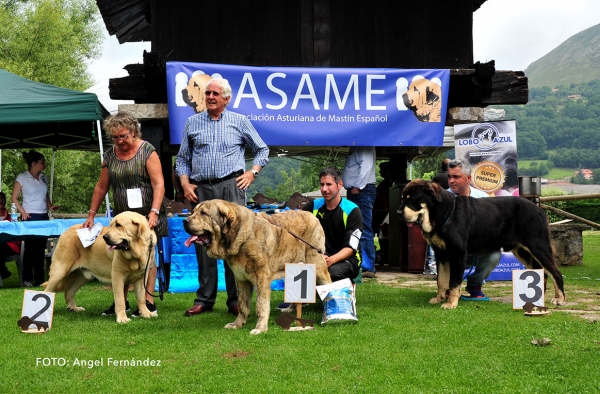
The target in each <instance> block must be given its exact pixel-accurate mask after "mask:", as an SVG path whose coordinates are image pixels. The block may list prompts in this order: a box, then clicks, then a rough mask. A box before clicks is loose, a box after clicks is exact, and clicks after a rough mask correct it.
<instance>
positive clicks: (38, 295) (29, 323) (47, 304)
mask: <svg viewBox="0 0 600 394" xmlns="http://www.w3.org/2000/svg"><path fill="white" fill-rule="evenodd" d="M54 296H55V294H54V293H47V292H45V291H33V290H25V295H24V296H23V312H22V313H21V320H19V325H20V326H21V329H22V330H23V331H24V332H26V331H29V332H40V331H41V330H42V329H46V330H48V329H50V328H51V327H52V316H53V314H54Z"/></svg>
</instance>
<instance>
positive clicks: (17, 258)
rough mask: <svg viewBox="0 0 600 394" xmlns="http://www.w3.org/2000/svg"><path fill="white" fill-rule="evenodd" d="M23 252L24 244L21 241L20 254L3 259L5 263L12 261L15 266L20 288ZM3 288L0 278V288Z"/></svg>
mask: <svg viewBox="0 0 600 394" xmlns="http://www.w3.org/2000/svg"><path fill="white" fill-rule="evenodd" d="M24 252H25V242H23V241H21V253H20V254H15V255H12V256H6V258H5V259H4V262H5V263H8V262H10V261H14V262H15V264H16V265H17V272H18V273H19V282H20V284H21V286H23V253H24ZM2 286H4V285H3V283H2V278H0V287H2Z"/></svg>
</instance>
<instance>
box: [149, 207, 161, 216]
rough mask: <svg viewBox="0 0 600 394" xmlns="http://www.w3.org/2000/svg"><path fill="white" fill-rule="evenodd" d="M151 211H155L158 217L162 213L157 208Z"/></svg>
mask: <svg viewBox="0 0 600 394" xmlns="http://www.w3.org/2000/svg"><path fill="white" fill-rule="evenodd" d="M150 210H151V211H154V212H155V213H156V214H157V215H160V211H159V210H158V209H156V208H152V209H150Z"/></svg>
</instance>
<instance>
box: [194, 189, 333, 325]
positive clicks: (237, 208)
mask: <svg viewBox="0 0 600 394" xmlns="http://www.w3.org/2000/svg"><path fill="white" fill-rule="evenodd" d="M183 227H184V228H185V231H187V232H188V233H189V234H190V235H191V237H190V238H189V239H188V240H187V241H186V245H188V246H189V245H191V244H192V243H196V244H199V245H202V246H204V247H205V248H206V252H207V254H208V255H209V256H210V257H212V258H215V259H224V260H225V261H226V262H227V264H229V266H230V267H231V270H232V271H233V274H234V275H235V283H236V285H237V290H238V307H239V314H238V316H237V318H236V319H235V321H234V322H233V323H229V324H227V325H226V326H225V328H232V329H236V328H240V327H242V326H244V325H245V324H246V319H247V318H248V315H249V314H250V301H251V300H252V287H253V286H254V288H255V289H256V315H257V317H258V319H257V322H256V327H255V328H254V329H253V330H252V331H250V334H260V333H261V332H266V331H267V330H268V322H269V313H270V301H271V281H273V280H274V279H279V278H283V276H284V274H285V264H286V263H300V262H304V263H306V264H314V265H315V266H316V271H317V283H318V284H327V283H331V277H330V276H329V271H328V270H327V264H326V263H325V259H324V258H323V255H322V253H323V252H324V251H325V234H324V232H323V228H322V227H321V224H320V223H319V221H318V220H317V218H315V217H314V216H313V215H312V214H310V213H309V212H305V211H295V210H293V211H292V210H290V211H285V212H283V213H278V214H274V215H271V216H268V215H266V214H256V213H254V212H252V211H251V210H249V209H248V208H246V207H243V206H241V205H238V204H234V203H230V202H227V201H223V200H216V199H215V200H208V201H204V202H202V203H200V204H198V205H197V206H196V208H194V212H193V214H192V215H191V216H189V217H188V218H187V219H185V220H184V222H183ZM291 233H293V234H295V235H296V236H297V237H296V236H294V235H292V234H291ZM298 238H302V239H303V240H304V241H306V242H303V241H301V240H300V239H298ZM308 244H310V246H309V245H308Z"/></svg>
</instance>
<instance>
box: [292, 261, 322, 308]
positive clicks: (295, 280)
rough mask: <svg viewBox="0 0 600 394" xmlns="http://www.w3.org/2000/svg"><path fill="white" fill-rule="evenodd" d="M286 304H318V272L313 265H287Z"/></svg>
mask: <svg viewBox="0 0 600 394" xmlns="http://www.w3.org/2000/svg"><path fill="white" fill-rule="evenodd" d="M284 280H285V291H284V299H285V302H290V303H303V304H312V303H315V302H316V295H315V294H316V293H315V290H316V286H317V270H316V269H315V266H314V265H313V264H286V265H285V279H284Z"/></svg>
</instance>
